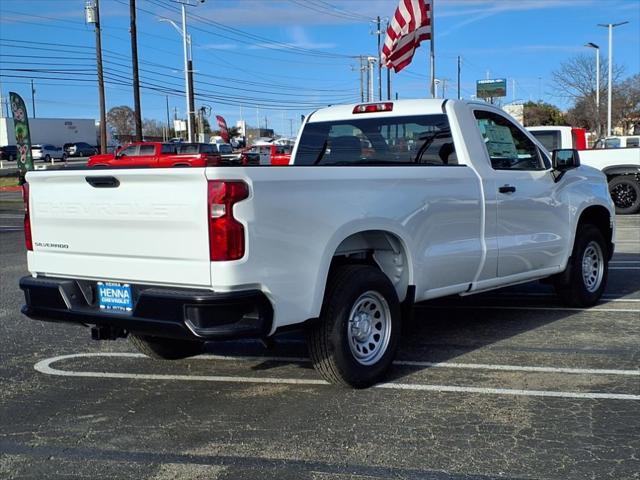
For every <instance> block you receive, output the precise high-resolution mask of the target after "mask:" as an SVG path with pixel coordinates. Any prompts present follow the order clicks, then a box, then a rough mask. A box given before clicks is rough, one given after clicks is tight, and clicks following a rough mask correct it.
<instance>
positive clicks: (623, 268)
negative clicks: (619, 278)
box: [609, 267, 640, 270]
mask: <svg viewBox="0 0 640 480" xmlns="http://www.w3.org/2000/svg"><path fill="white" fill-rule="evenodd" d="M609 270H640V267H609Z"/></svg>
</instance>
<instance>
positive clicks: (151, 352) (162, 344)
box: [129, 333, 204, 360]
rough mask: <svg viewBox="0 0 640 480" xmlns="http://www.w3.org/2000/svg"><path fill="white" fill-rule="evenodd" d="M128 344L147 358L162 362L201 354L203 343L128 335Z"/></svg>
mask: <svg viewBox="0 0 640 480" xmlns="http://www.w3.org/2000/svg"><path fill="white" fill-rule="evenodd" d="M129 342H131V344H132V345H133V346H134V347H136V348H137V349H138V351H139V352H140V353H143V354H145V355H146V356H147V357H151V358H156V359H163V360H179V359H181V358H187V357H193V356H195V355H199V354H200V353H202V348H203V346H204V342H192V341H189V340H174V339H171V338H159V337H152V336H149V335H138V334H133V333H130V334H129Z"/></svg>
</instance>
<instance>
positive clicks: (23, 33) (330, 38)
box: [0, 0, 640, 134]
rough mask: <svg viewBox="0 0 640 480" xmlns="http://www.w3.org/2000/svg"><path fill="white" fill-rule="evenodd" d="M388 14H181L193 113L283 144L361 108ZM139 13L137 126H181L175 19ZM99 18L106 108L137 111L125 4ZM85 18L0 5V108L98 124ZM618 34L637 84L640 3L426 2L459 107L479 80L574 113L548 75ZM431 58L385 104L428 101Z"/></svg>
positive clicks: (333, 8)
mask: <svg viewBox="0 0 640 480" xmlns="http://www.w3.org/2000/svg"><path fill="white" fill-rule="evenodd" d="M192 1H193V2H194V3H196V0H192ZM198 3H199V2H198ZM397 3H398V2H397V0H235V1H228V0H224V1H222V0H206V1H205V2H204V3H202V4H200V3H199V4H198V5H197V6H194V7H190V8H189V9H188V12H189V31H190V33H191V35H192V37H193V57H194V68H195V70H196V72H197V73H196V93H197V102H196V103H197V104H198V105H208V106H210V107H211V108H212V110H213V112H214V113H218V114H222V115H224V116H225V117H227V120H228V121H229V122H230V123H231V122H235V121H236V120H237V119H239V118H240V116H241V115H242V117H243V118H245V119H247V121H248V122H249V123H250V124H252V125H255V124H256V123H257V122H258V121H259V122H260V124H261V125H262V126H264V124H265V121H266V122H267V123H268V126H269V127H274V128H275V129H276V130H277V131H279V132H281V133H283V134H288V133H289V130H290V128H291V126H292V125H293V126H294V127H295V125H296V122H297V121H298V120H299V117H300V114H304V113H308V112H309V111H311V110H313V109H314V108H316V107H317V106H320V105H326V104H334V103H347V102H349V103H350V102H355V101H359V97H360V77H359V61H358V59H357V57H358V56H360V55H376V51H377V38H376V36H375V35H374V32H375V24H374V23H373V22H372V20H373V19H375V18H376V17H377V16H380V17H382V18H383V23H384V21H385V20H384V19H386V18H387V17H390V16H392V15H393V12H394V10H395V8H396V6H397ZM137 4H138V39H139V40H138V43H139V59H140V68H141V80H142V85H143V90H142V110H143V116H144V117H145V118H155V119H158V120H164V119H166V103H167V99H168V102H169V106H170V112H171V116H173V114H174V111H175V112H177V114H178V115H183V114H184V110H185V107H184V100H183V89H184V86H183V85H184V82H183V74H182V69H183V66H182V58H183V57H182V44H181V38H180V36H179V34H178V32H176V31H175V30H174V29H173V28H172V27H171V25H170V24H168V23H166V22H160V21H159V20H160V18H168V19H172V20H174V21H176V22H178V23H179V21H180V13H179V5H178V4H177V3H176V2H174V1H172V0H137ZM100 6H101V17H102V22H101V23H102V28H103V48H104V56H105V77H106V79H107V90H106V93H107V106H108V107H112V106H116V105H132V103H133V101H132V94H131V87H130V86H129V85H130V82H131V81H130V78H131V74H130V62H131V52H130V45H129V39H128V31H129V1H128V0H100ZM83 7H84V1H82V0H0V75H1V76H0V82H1V89H2V92H3V94H6V92H7V91H9V90H11V91H16V92H18V93H21V94H22V95H23V97H24V98H25V99H28V100H30V96H31V93H30V81H31V79H33V80H34V83H35V89H36V114H37V115H38V116H43V117H74V118H95V117H96V116H97V115H98V113H97V93H96V83H95V61H94V57H95V50H94V45H95V43H94V41H95V36H94V34H93V29H92V28H91V27H90V26H87V25H85V23H84V13H83ZM625 20H626V21H629V22H630V23H629V24H628V25H624V26H621V27H619V28H617V29H616V30H615V35H614V61H615V63H617V64H620V65H622V66H623V67H624V71H625V76H629V75H632V74H635V73H638V72H640V2H638V1H637V0H518V1H516V0H435V31H436V43H435V47H436V76H437V77H438V78H442V79H444V80H445V85H446V91H445V95H446V96H448V97H453V96H455V95H456V88H457V85H456V61H457V56H461V57H462V82H461V90H462V94H463V96H464V97H465V98H470V97H471V96H472V95H473V94H474V93H475V84H476V81H477V80H479V79H483V78H486V77H487V76H488V77H490V78H507V79H508V82H509V83H508V85H509V91H508V97H507V99H506V100H507V101H511V100H529V99H532V100H537V99H540V98H541V99H543V100H545V101H548V102H551V103H555V104H558V105H560V106H562V107H567V106H568V105H570V99H567V98H563V97H561V96H559V95H558V94H557V92H556V91H555V89H554V85H553V83H552V81H551V72H552V71H553V70H554V69H556V68H557V67H558V65H559V64H560V63H561V62H563V61H566V60H567V59H569V58H571V57H572V56H575V55H580V54H583V55H590V56H592V57H594V58H595V55H594V51H593V50H590V49H587V48H585V47H584V46H583V45H584V44H585V43H587V42H594V43H596V44H598V45H600V46H601V47H602V55H603V57H606V55H607V31H606V29H604V28H601V27H598V26H597V24H598V23H616V22H621V21H625ZM383 39H384V38H383ZM428 51H429V45H428V43H425V44H423V46H422V48H421V49H419V50H418V51H417V54H416V57H415V59H414V62H413V63H412V64H411V66H409V67H408V68H407V69H406V70H404V71H402V72H401V73H400V74H398V75H393V76H392V84H393V85H392V86H393V88H392V91H393V93H394V94H395V93H396V92H397V93H398V95H399V97H400V98H417V97H424V96H427V93H428V76H429V71H428V62H427V56H428ZM383 84H384V83H383ZM514 86H515V91H514V89H513V87H514ZM376 91H377V88H376ZM384 94H385V95H386V90H385V93H384ZM265 117H266V120H265ZM290 119H291V120H290Z"/></svg>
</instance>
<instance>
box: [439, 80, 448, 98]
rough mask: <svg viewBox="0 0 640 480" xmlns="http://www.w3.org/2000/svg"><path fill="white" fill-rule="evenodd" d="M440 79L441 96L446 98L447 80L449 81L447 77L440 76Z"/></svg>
mask: <svg viewBox="0 0 640 480" xmlns="http://www.w3.org/2000/svg"><path fill="white" fill-rule="evenodd" d="M440 81H441V82H442V98H446V97H447V82H448V81H449V79H448V78H441V79H440Z"/></svg>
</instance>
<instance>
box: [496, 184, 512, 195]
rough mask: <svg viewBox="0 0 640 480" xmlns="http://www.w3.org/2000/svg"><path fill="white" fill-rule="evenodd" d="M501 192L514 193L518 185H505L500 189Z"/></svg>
mask: <svg viewBox="0 0 640 480" xmlns="http://www.w3.org/2000/svg"><path fill="white" fill-rule="evenodd" d="M498 191H499V192H500V193H514V192H515V191H516V187H514V186H513V185H503V186H502V187H500V188H499V189H498Z"/></svg>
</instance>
